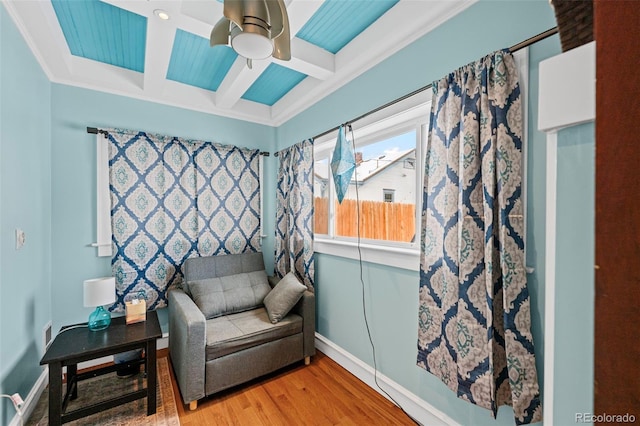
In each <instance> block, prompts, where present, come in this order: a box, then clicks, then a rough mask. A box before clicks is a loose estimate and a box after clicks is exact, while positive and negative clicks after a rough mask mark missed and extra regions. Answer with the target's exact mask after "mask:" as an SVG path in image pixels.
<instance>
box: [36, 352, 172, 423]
mask: <svg viewBox="0 0 640 426" xmlns="http://www.w3.org/2000/svg"><path fill="white" fill-rule="evenodd" d="M157 368H158V392H157V409H156V414H154V415H152V416H147V399H146V398H143V399H139V400H137V401H132V402H129V403H127V404H123V405H121V406H119V407H115V408H112V409H110V410H106V411H103V412H101V413H97V414H93V415H91V416H88V417H84V418H82V419H79V420H75V421H73V422H70V423H65V424H68V425H108V426H111V425H113V426H115V425H127V426H129V425H133V426H147V425H148V426H178V425H180V419H179V417H178V409H177V407H176V401H175V397H174V394H173V388H172V386H171V376H170V372H169V363H168V361H167V358H166V357H162V358H158V360H157ZM143 376H144V375H143V374H137V375H135V376H133V377H129V378H118V377H117V375H116V373H110V374H105V375H104V376H100V377H95V378H93V379H88V380H83V381H81V382H79V384H78V399H76V400H75V401H70V402H69V406H68V408H67V411H70V410H74V409H77V408H80V407H85V406H87V405H91V404H95V403H97V402H101V401H104V400H105V399H109V398H110V397H111V396H112V395H116V394H118V393H122V392H131V391H132V390H136V389H141V388H143V387H145V386H146V381H147V379H146V378H144V377H143ZM48 417H49V388H48V387H47V388H46V389H45V390H44V392H42V396H41V397H40V399H39V400H38V404H37V405H36V408H35V409H34V411H33V413H32V414H31V417H30V418H29V420H28V421H27V422H26V424H27V425H34V426H35V425H37V426H46V425H48V424H49V418H48Z"/></svg>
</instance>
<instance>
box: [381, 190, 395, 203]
mask: <svg viewBox="0 0 640 426" xmlns="http://www.w3.org/2000/svg"><path fill="white" fill-rule="evenodd" d="M387 195H389V196H390V197H389V198H390V200H389V201H387ZM395 198H396V190H395V189H383V190H382V201H383V202H385V203H393V200H395Z"/></svg>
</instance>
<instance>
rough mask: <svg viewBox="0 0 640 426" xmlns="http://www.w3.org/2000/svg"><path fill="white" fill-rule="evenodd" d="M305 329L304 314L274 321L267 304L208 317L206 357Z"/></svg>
mask: <svg viewBox="0 0 640 426" xmlns="http://www.w3.org/2000/svg"><path fill="white" fill-rule="evenodd" d="M301 332H302V317H300V316H299V315H295V314H292V315H289V316H287V317H286V318H285V319H283V320H282V321H280V322H279V323H277V324H271V322H270V321H269V318H267V312H266V311H265V309H264V308H259V309H254V310H251V311H247V312H241V313H239V314H233V315H225V316H222V317H218V318H214V319H211V320H209V321H207V349H206V360H207V361H211V360H212V359H216V358H220V357H221V356H225V355H228V354H230V353H234V352H238V351H239V350H242V349H246V348H252V347H254V346H259V345H261V344H263V343H265V342H268V341H271V340H275V339H280V338H282V337H287V336H290V335H292V334H298V333H301Z"/></svg>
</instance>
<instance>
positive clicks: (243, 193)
mask: <svg viewBox="0 0 640 426" xmlns="http://www.w3.org/2000/svg"><path fill="white" fill-rule="evenodd" d="M108 140H109V186H110V191H111V227H112V234H113V238H112V242H113V246H114V250H113V253H114V254H113V258H112V261H111V264H112V269H113V274H114V276H115V277H116V294H117V300H116V302H115V303H114V305H113V306H111V308H110V309H111V310H112V311H122V310H124V300H125V298H126V297H127V295H129V294H137V293H138V291H140V290H144V291H145V293H146V297H147V308H148V309H156V308H160V307H163V306H166V304H167V298H166V291H167V289H168V288H169V287H170V286H172V285H180V284H181V282H182V272H181V266H182V263H183V262H184V260H185V259H187V258H189V257H194V256H209V255H217V254H235V253H243V252H255V251H259V249H260V232H259V225H260V187H259V185H260V181H259V171H258V163H259V161H258V160H259V155H260V153H259V151H257V150H249V149H243V148H238V147H234V146H226V145H220V144H216V143H211V142H203V141H195V140H185V139H181V138H175V137H168V136H160V135H153V134H149V133H144V132H136V131H128V130H119V129H110V130H109V136H108Z"/></svg>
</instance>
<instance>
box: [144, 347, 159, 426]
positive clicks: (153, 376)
mask: <svg viewBox="0 0 640 426" xmlns="http://www.w3.org/2000/svg"><path fill="white" fill-rule="evenodd" d="M146 352H147V354H146V362H145V364H146V365H145V371H146V373H147V416H150V415H151V414H155V413H156V390H157V385H156V382H157V373H158V370H157V367H156V339H151V340H149V341H148V342H147V348H146Z"/></svg>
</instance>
